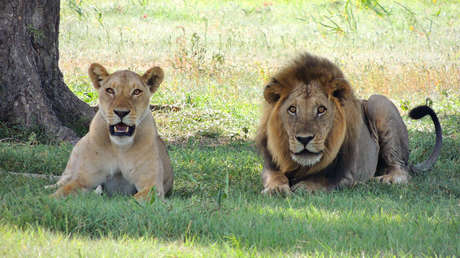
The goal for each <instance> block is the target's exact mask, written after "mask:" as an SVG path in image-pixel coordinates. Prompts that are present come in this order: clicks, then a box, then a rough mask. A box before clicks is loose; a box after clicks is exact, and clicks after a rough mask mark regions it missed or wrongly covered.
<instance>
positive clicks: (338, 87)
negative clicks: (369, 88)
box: [330, 78, 353, 101]
mask: <svg viewBox="0 0 460 258" xmlns="http://www.w3.org/2000/svg"><path fill="white" fill-rule="evenodd" d="M352 93H353V91H352V89H351V86H350V84H349V83H348V81H347V80H345V79H343V78H338V79H335V80H334V81H333V82H332V87H331V88H330V94H331V95H332V96H333V97H335V98H338V99H339V100H340V101H342V100H345V99H347V98H348V97H349V96H350V95H351V94H352Z"/></svg>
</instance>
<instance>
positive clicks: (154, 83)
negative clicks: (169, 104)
mask: <svg viewBox="0 0 460 258" xmlns="http://www.w3.org/2000/svg"><path fill="white" fill-rule="evenodd" d="M164 77H165V73H164V72H163V69H161V68H160V67H158V66H155V67H152V68H150V69H149V70H148V71H147V72H145V73H144V75H142V79H143V80H144V82H145V84H147V86H148V87H149V88H150V92H151V93H154V92H155V91H156V90H157V89H158V87H159V86H160V84H161V82H163V78H164Z"/></svg>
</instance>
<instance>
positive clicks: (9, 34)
mask: <svg viewBox="0 0 460 258" xmlns="http://www.w3.org/2000/svg"><path fill="white" fill-rule="evenodd" d="M59 11H60V1H59V0H0V120H1V121H6V122H8V123H12V124H21V125H24V126H26V127H32V128H40V129H44V130H45V132H47V133H48V134H49V135H51V136H53V137H56V138H57V139H60V140H70V141H74V140H76V139H78V136H77V134H76V133H75V131H78V130H81V129H82V127H83V128H84V126H86V125H88V123H89V121H90V120H91V118H92V117H93V115H94V111H93V110H92V109H91V108H90V107H89V105H87V104H86V103H84V102H83V101H81V100H79V99H78V98H77V97H76V96H75V95H74V94H73V93H72V92H71V91H70V90H69V88H68V87H67V86H66V85H65V83H64V81H63V79H62V73H61V71H60V70H59V66H58V64H59V50H58V32H59ZM74 130H75V131H74Z"/></svg>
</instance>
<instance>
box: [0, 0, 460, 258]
mask: <svg viewBox="0 0 460 258" xmlns="http://www.w3.org/2000/svg"><path fill="white" fill-rule="evenodd" d="M61 7H62V8H61V25H60V67H61V70H62V71H63V73H64V79H65V81H66V83H67V85H68V86H69V87H70V88H71V90H72V91H73V92H74V93H75V94H76V95H77V96H79V97H80V98H81V99H83V100H84V101H86V102H87V103H90V104H92V105H94V104H96V99H97V94H96V92H95V91H94V90H93V88H92V86H91V84H90V80H89V78H88V75H87V69H88V67H89V65H90V64H91V63H92V62H99V63H101V64H103V65H105V66H106V67H107V68H108V70H109V71H115V70H117V69H127V68H128V69H132V70H134V71H136V72H139V73H143V72H144V71H146V70H147V69H148V68H149V67H150V66H152V65H160V66H162V67H163V69H164V70H165V72H166V77H165V81H164V83H163V84H162V85H161V87H160V89H159V90H158V92H157V93H155V95H154V97H153V99H152V104H159V105H173V106H177V107H179V108H180V110H179V111H168V110H163V111H155V112H154V116H155V119H156V121H157V125H158V128H159V131H160V134H161V135H162V137H163V138H164V139H166V141H167V145H168V150H169V154H170V157H171V160H172V164H173V168H174V171H175V182H174V192H173V194H172V196H171V197H170V198H169V199H167V200H166V201H165V202H159V201H157V202H155V203H153V204H152V205H139V204H137V203H136V202H134V201H133V199H132V198H130V197H123V196H117V197H113V198H107V197H103V196H102V197H101V196H96V195H93V194H80V195H76V196H72V197H69V198H67V199H64V200H54V199H51V198H49V197H48V194H49V193H50V191H49V190H45V189H43V186H44V185H46V184H49V183H50V182H49V181H46V180H40V179H30V178H23V177H18V176H15V177H12V176H9V175H5V174H1V173H0V242H1V243H2V245H1V246H0V256H21V257H23V256H38V255H41V256H46V257H47V256H97V257H99V256H200V257H201V256H263V257H266V256H274V257H279V256H342V255H343V256H394V255H396V256H425V255H426V256H435V255H437V256H458V255H459V254H460V242H459V241H458V240H457V239H458V235H460V225H459V224H460V223H459V221H460V216H459V215H460V214H459V205H460V202H459V201H460V174H459V171H460V149H459V146H460V138H459V137H460V114H459V111H458V110H460V86H459V85H460V77H459V74H458V71H459V62H458V60H459V58H460V40H459V37H458V34H459V30H458V28H460V19H459V18H460V16H459V15H458V12H456V10H458V9H459V8H460V4H459V2H458V1H428V0H426V1H405V2H401V1H399V2H396V1H360V0H354V1H353V0H350V1H319V0H318V1H282V0H277V1H238V2H234V1H212V0H195V1H174V2H171V3H169V2H168V3H162V2H161V1H160V2H158V1H148V0H125V1H108V0H102V1H95V0H86V1H78V0H63V1H61ZM303 51H310V52H312V53H314V54H318V55H322V56H326V57H328V58H330V59H331V60H332V61H334V62H336V63H337V64H338V65H339V66H340V67H341V68H342V70H343V71H344V73H345V74H346V76H347V78H348V79H349V80H350V82H351V83H352V85H353V87H354V88H355V90H356V92H357V94H358V95H359V96H361V97H363V98H365V97H368V96H369V95H371V94H373V93H380V94H384V95H387V96H388V97H390V98H391V99H392V100H393V101H394V102H395V104H396V105H397V106H398V108H400V111H401V113H402V114H403V118H404V120H405V122H406V124H407V126H408V128H409V136H410V147H411V150H412V152H411V158H410V160H411V161H413V162H418V161H421V160H423V159H424V158H426V156H427V155H428V153H429V151H430V150H431V148H432V146H433V143H434V133H433V125H432V123H431V121H430V120H429V119H423V120H422V121H411V120H409V119H407V115H406V114H407V110H408V109H410V108H412V107H414V106H416V105H419V104H424V103H429V104H430V105H431V106H432V107H433V108H434V109H435V110H436V111H437V113H438V114H439V117H440V120H441V123H442V125H443V132H444V146H443V149H442V152H441V157H440V160H439V161H438V162H437V164H436V165H435V167H434V168H433V169H432V170H431V171H430V172H428V173H427V174H424V175H422V176H418V177H415V178H412V180H411V182H410V183H409V185H407V186H398V185H392V186H388V185H382V184H379V183H375V182H368V183H365V184H361V185H358V186H356V187H354V188H351V189H344V190H341V191H335V192H332V193H320V194H314V195H309V194H305V193H304V194H302V193H300V194H295V195H292V196H289V197H287V198H282V197H267V196H262V195H260V191H261V190H262V185H261V182H260V172H261V169H262V160H261V157H260V156H259V155H258V154H257V152H256V150H255V148H254V145H253V141H252V139H253V137H254V135H255V131H256V128H257V123H258V119H259V114H260V106H261V105H260V104H261V102H262V88H263V86H264V83H265V82H266V81H267V79H268V78H269V77H270V75H271V74H272V73H273V72H275V71H276V70H277V69H279V67H281V66H282V65H284V64H285V63H286V62H288V61H289V60H290V59H291V58H292V57H294V56H295V55H296V53H299V52H303ZM71 148H72V147H71V146H70V145H68V144H65V143H56V142H55V141H54V140H53V138H52V137H51V138H50V137H49V136H46V135H43V134H42V133H40V130H34V131H31V130H26V131H23V130H22V129H21V128H17V127H10V126H7V125H5V124H2V123H0V170H7V171H16V172H26V173H29V172H31V173H40V174H60V173H61V172H62V171H63V169H64V167H65V164H66V161H67V159H68V156H69V153H70V150H71Z"/></svg>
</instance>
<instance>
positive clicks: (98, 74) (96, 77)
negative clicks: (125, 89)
mask: <svg viewBox="0 0 460 258" xmlns="http://www.w3.org/2000/svg"><path fill="white" fill-rule="evenodd" d="M88 74H89V78H91V81H92V82H93V86H94V88H96V89H99V88H100V87H101V82H102V81H103V80H104V79H105V78H107V77H108V76H109V73H108V72H107V70H105V68H104V66H102V65H100V64H98V63H94V64H91V65H90V67H89V69H88Z"/></svg>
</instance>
